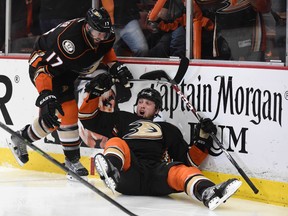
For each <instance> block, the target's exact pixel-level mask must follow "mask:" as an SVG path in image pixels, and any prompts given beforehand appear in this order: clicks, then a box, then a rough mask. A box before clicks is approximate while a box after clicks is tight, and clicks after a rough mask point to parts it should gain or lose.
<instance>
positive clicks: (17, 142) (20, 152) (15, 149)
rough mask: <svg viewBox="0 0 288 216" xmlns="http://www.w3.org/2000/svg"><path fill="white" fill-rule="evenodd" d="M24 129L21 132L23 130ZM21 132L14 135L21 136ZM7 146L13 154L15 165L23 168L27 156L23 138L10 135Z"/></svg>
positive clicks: (27, 158)
mask: <svg viewBox="0 0 288 216" xmlns="http://www.w3.org/2000/svg"><path fill="white" fill-rule="evenodd" d="M26 127H27V126H26ZM26 127H25V128H24V129H23V130H25V129H26ZM23 130H20V131H17V132H16V133H18V134H19V135H20V136H22V131H23ZM8 146H9V148H10V150H11V152H12V153H13V155H14V157H15V159H16V161H17V163H18V164H19V165H20V166H23V165H24V164H25V163H27V162H28V160H29V156H28V152H27V145H26V142H25V139H24V138H21V137H18V136H13V135H12V136H11V140H10V142H9V141H8Z"/></svg>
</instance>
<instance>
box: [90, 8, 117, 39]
mask: <svg viewBox="0 0 288 216" xmlns="http://www.w3.org/2000/svg"><path fill="white" fill-rule="evenodd" d="M86 22H87V23H88V24H89V25H90V26H91V27H92V28H93V29H95V30H96V31H99V32H107V33H110V32H111V28H112V22H111V19H110V16H109V13H108V12H107V10H106V9H105V8H103V7H101V8H100V9H95V8H90V9H89V10H88V12H87V14H86Z"/></svg>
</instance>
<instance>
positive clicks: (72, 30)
mask: <svg viewBox="0 0 288 216" xmlns="http://www.w3.org/2000/svg"><path fill="white" fill-rule="evenodd" d="M84 24H85V19H84V18H78V19H73V20H70V21H67V22H64V23H61V24H59V25H58V26H57V27H56V28H53V29H51V30H50V31H49V32H47V33H45V34H43V35H41V36H40V37H39V39H38V40H37V41H36V43H35V46H34V52H33V53H32V54H31V56H30V59H29V64H30V71H29V73H30V78H31V79H32V80H33V81H38V82H41V81H42V82H43V80H41V79H42V78H40V79H39V80H36V78H37V77H38V75H39V72H43V73H44V74H47V75H48V76H50V77H55V76H60V75H63V74H67V76H69V75H71V73H77V74H81V75H83V74H84V75H85V74H89V73H92V72H93V71H95V69H96V68H97V67H98V65H99V64H100V63H101V62H103V63H108V62H112V61H116V55H115V53H114V50H113V48H112V47H113V44H114V41H115V34H114V33H113V32H112V34H111V35H110V37H109V38H108V39H107V40H103V41H101V42H99V44H98V45H97V46H96V47H94V46H93V44H92V43H91V42H90V41H89V37H88V36H87V33H86V31H85V25H84ZM41 67H42V68H43V70H40V71H39V70H36V69H38V68H41ZM73 76H75V75H73ZM36 86H38V87H37V89H38V88H41V84H40V85H36ZM39 86H40V87H39ZM41 90H42V89H38V91H39V92H40V91H41Z"/></svg>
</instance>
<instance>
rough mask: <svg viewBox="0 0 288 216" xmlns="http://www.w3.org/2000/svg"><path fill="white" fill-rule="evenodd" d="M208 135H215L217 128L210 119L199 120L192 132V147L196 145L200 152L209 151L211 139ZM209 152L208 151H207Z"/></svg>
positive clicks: (211, 143)
mask: <svg viewBox="0 0 288 216" xmlns="http://www.w3.org/2000/svg"><path fill="white" fill-rule="evenodd" d="M210 133H213V134H216V133H217V128H216V126H215V125H214V123H213V122H212V120H211V119H209V118H205V119H200V122H199V123H197V124H196V127H195V130H194V137H193V141H194V145H196V146H197V147H198V148H199V149H200V150H201V151H203V152H205V151H206V150H208V151H209V150H210V148H211V147H212V145H213V139H212V137H211V136H209V134H210ZM209 152H210V151H209Z"/></svg>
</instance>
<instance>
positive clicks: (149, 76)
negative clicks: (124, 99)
mask: <svg viewBox="0 0 288 216" xmlns="http://www.w3.org/2000/svg"><path fill="white" fill-rule="evenodd" d="M180 66H181V65H180ZM179 69H180V67H179ZM179 69H178V72H181V74H179V75H178V72H177V74H176V76H175V78H174V79H171V78H170V77H169V75H168V74H167V73H166V72H165V71H158V72H157V71H152V72H150V74H149V72H148V73H147V74H144V75H143V76H141V77H140V79H141V78H144V79H152V80H154V79H156V78H159V77H162V78H165V79H167V81H168V82H169V83H170V84H171V85H172V88H173V89H174V90H175V91H176V93H177V94H178V95H179V96H180V98H181V100H182V101H183V102H184V103H185V105H186V106H187V108H188V109H189V110H190V111H192V113H193V114H194V115H195V117H196V118H197V119H198V121H200V119H202V117H201V116H200V115H199V114H198V113H197V111H196V110H195V108H194V107H193V106H192V104H191V103H190V102H189V101H188V99H187V98H186V97H185V95H184V94H183V93H182V92H181V90H180V89H179V87H178V85H177V84H179V83H180V81H181V80H179V77H181V76H182V78H183V76H184V74H182V73H183V71H179ZM157 73H158V74H157ZM176 78H177V79H176ZM210 136H211V137H212V138H213V140H214V141H215V143H216V144H217V145H218V146H219V148H220V149H221V150H222V151H223V152H224V153H225V155H226V156H227V158H228V159H229V160H230V161H231V163H232V164H233V165H234V166H235V168H236V169H237V170H238V172H239V173H240V175H241V176H242V177H243V178H244V180H245V181H246V182H247V184H248V185H249V186H250V188H251V189H252V190H253V192H254V193H255V194H257V193H258V192H259V190H258V189H257V188H256V186H255V185H254V184H253V183H252V181H251V180H250V179H249V178H248V176H247V175H246V174H245V172H244V171H243V170H242V169H241V168H240V166H239V165H238V163H237V162H236V161H235V160H234V158H233V157H232V156H231V155H230V154H229V152H228V151H227V150H226V149H225V148H224V146H223V144H222V143H221V142H220V140H219V139H218V138H217V136H216V135H215V134H213V133H210Z"/></svg>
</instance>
